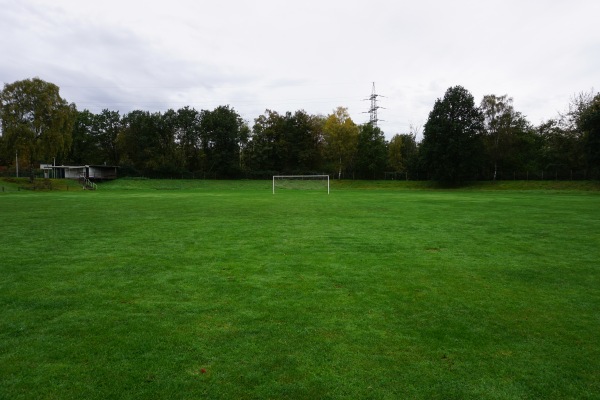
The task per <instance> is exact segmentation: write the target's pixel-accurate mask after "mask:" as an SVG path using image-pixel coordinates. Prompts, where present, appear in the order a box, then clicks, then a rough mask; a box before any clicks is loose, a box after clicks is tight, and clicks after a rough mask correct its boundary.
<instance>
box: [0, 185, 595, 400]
mask: <svg viewBox="0 0 600 400" xmlns="http://www.w3.org/2000/svg"><path fill="white" fill-rule="evenodd" d="M367 189H369V190H367ZM421 189H423V190H407V189H406V188H402V186H401V185H392V184H388V183H363V184H360V183H353V184H350V183H337V182H336V183H334V185H333V186H332V193H331V195H329V196H327V195H326V194H324V193H319V192H313V191H285V192H283V191H282V192H278V193H277V194H276V195H272V194H271V192H270V182H267V181H263V182H260V181H259V182H256V181H236V182H207V181H127V180H118V181H114V182H110V183H106V184H103V185H101V187H100V190H98V191H96V192H91V191H78V192H74V191H69V192H66V191H62V192H44V193H38V192H24V191H21V192H10V193H5V194H4V195H2V196H0V216H1V226H2V235H1V236H0V310H2V311H1V318H0V398H6V399H33V398H35V399H83V398H85V399H107V398H111V399H130V398H138V399H147V398H165V399H167V398H168V399H173V398H177V399H200V398H206V399H234V398H235V399H266V398H273V399H280V398H293V399H296V398H299V399H317V398H319V399H337V398H373V399H398V398H417V399H436V398H439V399H540V398H545V399H550V398H572V399H594V398H598V397H599V393H600V380H599V379H598V376H600V345H599V344H598V332H600V291H599V289H598V288H599V287H600V270H599V268H600V265H599V260H600V251H599V250H598V249H599V247H600V208H599V207H598V206H599V205H600V194H599V193H598V192H597V191H594V190H586V191H583V190H569V191H561V192H557V191H555V189H554V188H542V189H543V190H540V189H535V190H521V189H520V188H519V189H518V190H509V189H506V188H505V189H502V190H483V189H477V188H473V187H470V188H468V189H460V190H431V188H427V187H423V188H421Z"/></svg>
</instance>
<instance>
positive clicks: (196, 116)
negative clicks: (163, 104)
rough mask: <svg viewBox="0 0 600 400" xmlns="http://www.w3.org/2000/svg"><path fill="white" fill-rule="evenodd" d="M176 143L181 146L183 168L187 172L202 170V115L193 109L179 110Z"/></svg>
mask: <svg viewBox="0 0 600 400" xmlns="http://www.w3.org/2000/svg"><path fill="white" fill-rule="evenodd" d="M175 141H176V142H177V143H178V145H179V151H180V153H181V159H182V162H183V167H184V169H186V170H187V171H190V172H193V171H199V170H200V168H201V150H202V142H201V139H200V113H199V112H198V111H196V110H195V109H193V108H189V107H184V108H181V109H179V110H177V122H176V128H175Z"/></svg>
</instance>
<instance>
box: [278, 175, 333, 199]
mask: <svg viewBox="0 0 600 400" xmlns="http://www.w3.org/2000/svg"><path fill="white" fill-rule="evenodd" d="M325 188H326V189H327V194H329V175H273V194H275V189H292V190H325Z"/></svg>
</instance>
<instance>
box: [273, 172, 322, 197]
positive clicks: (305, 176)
mask: <svg viewBox="0 0 600 400" xmlns="http://www.w3.org/2000/svg"><path fill="white" fill-rule="evenodd" d="M278 178H279V179H286V178H293V179H302V178H310V179H314V178H327V194H329V175H273V194H275V180H276V179H278ZM323 180H325V179H323Z"/></svg>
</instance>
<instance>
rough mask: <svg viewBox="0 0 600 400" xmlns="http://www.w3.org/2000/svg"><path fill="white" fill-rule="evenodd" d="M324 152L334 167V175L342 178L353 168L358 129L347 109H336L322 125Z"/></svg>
mask: <svg viewBox="0 0 600 400" xmlns="http://www.w3.org/2000/svg"><path fill="white" fill-rule="evenodd" d="M323 142H324V151H325V154H326V156H327V158H328V159H329V161H330V162H331V163H332V165H334V166H335V171H336V175H337V177H338V178H341V177H342V174H344V173H345V172H348V171H351V170H352V168H353V167H354V162H355V157H356V150H357V145H358V127H357V126H356V124H355V123H354V122H353V121H352V118H350V114H348V109H346V108H344V107H338V108H337V109H336V110H335V111H334V112H333V113H332V114H330V115H329V116H328V117H327V119H326V120H325V123H324V124H323Z"/></svg>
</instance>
